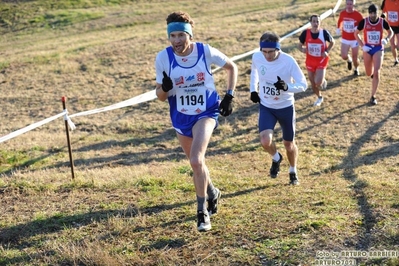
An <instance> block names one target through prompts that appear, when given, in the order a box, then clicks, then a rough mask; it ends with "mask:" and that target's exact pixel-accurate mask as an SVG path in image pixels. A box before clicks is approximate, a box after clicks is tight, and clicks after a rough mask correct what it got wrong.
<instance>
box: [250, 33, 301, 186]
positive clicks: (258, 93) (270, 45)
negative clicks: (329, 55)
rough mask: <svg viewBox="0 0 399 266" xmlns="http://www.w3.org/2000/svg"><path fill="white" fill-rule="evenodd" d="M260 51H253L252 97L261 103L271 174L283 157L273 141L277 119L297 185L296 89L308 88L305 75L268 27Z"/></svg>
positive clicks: (263, 141)
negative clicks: (270, 158) (283, 49)
mask: <svg viewBox="0 0 399 266" xmlns="http://www.w3.org/2000/svg"><path fill="white" fill-rule="evenodd" d="M259 45H260V51H258V52H255V53H254V54H253V55H252V66H251V82H250V91H251V100H252V101H253V102H254V103H260V104H259V120H258V121H259V122H258V123H259V124H258V126H259V135H260V143H261V145H262V147H263V148H264V150H265V151H266V152H267V153H269V154H270V155H271V156H272V166H271V168H270V176H271V177H272V178H276V177H277V176H278V174H279V172H280V163H281V161H282V160H283V156H282V154H281V153H279V152H278V151H277V148H276V144H275V142H274V141H273V132H274V129H275V127H276V124H277V122H278V123H279V124H280V126H281V129H282V134H283V143H284V147H285V150H286V155H287V158H288V162H289V165H290V167H289V171H288V173H289V180H290V182H289V183H290V184H291V185H298V184H299V180H298V174H297V160H298V147H297V145H296V143H295V105H294V102H295V98H294V93H298V92H304V91H305V90H306V89H307V81H306V77H305V75H304V74H303V72H302V70H301V68H300V67H299V65H298V63H297V62H296V60H295V59H294V58H293V57H292V56H291V55H288V54H286V53H285V52H283V51H281V48H280V37H279V36H278V35H277V34H276V33H274V32H270V31H267V32H265V33H264V34H263V35H262V36H261V38H260V43H259Z"/></svg>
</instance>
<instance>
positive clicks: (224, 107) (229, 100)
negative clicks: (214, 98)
mask: <svg viewBox="0 0 399 266" xmlns="http://www.w3.org/2000/svg"><path fill="white" fill-rule="evenodd" d="M233 98H234V97H233V95H231V94H228V93H226V95H225V96H224V98H223V100H222V102H221V103H220V105H219V112H220V114H221V115H222V116H229V115H231V113H232V112H233Z"/></svg>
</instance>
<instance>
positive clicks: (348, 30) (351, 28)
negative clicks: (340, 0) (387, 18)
mask: <svg viewBox="0 0 399 266" xmlns="http://www.w3.org/2000/svg"><path fill="white" fill-rule="evenodd" d="M398 1H399V0H398ZM355 3H356V0H346V8H345V9H344V10H342V11H341V12H340V13H339V18H338V22H337V32H336V33H337V35H339V34H340V33H341V32H342V36H341V57H342V59H344V60H345V61H346V62H347V66H348V70H352V63H353V65H354V71H353V74H354V75H355V76H358V75H359V69H358V66H359V59H358V52H359V44H358V43H357V41H356V38H355V35H354V34H353V33H354V32H355V29H356V27H357V25H358V24H359V22H360V21H361V20H362V19H363V16H362V14H361V13H360V12H359V11H357V10H355V8H354V5H355ZM349 49H351V50H352V52H351V54H352V56H350V55H349Z"/></svg>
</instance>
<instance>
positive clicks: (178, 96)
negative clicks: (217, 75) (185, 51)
mask: <svg viewBox="0 0 399 266" xmlns="http://www.w3.org/2000/svg"><path fill="white" fill-rule="evenodd" d="M196 48H197V51H198V56H196V59H195V60H194V62H192V63H193V64H192V65H191V66H189V67H184V66H182V65H179V64H178V63H177V60H176V57H175V56H174V54H173V50H172V48H171V47H168V48H167V52H168V56H169V63H170V69H171V70H170V77H171V79H172V80H173V83H174V86H173V89H172V91H171V93H170V94H169V102H170V105H171V110H175V111H177V112H179V113H181V114H185V115H198V114H201V113H202V112H204V111H206V110H207V106H208V105H209V104H213V102H214V101H215V99H216V97H217V93H216V92H215V91H212V92H210V86H209V84H208V83H211V84H212V82H213V78H212V76H211V75H210V74H209V73H208V71H207V68H206V64H204V63H205V54H204V47H203V45H202V44H201V43H196ZM192 59H193V57H192V58H191V59H190V60H192ZM182 60H184V58H183V59H182ZM211 95H212V96H211ZM210 96H211V97H212V99H210V98H209V97H210ZM208 101H211V102H208ZM208 107H209V106H208ZM172 112H173V111H172Z"/></svg>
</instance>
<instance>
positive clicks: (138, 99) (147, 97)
mask: <svg viewBox="0 0 399 266" xmlns="http://www.w3.org/2000/svg"><path fill="white" fill-rule="evenodd" d="M156 97H157V95H156V93H155V90H152V91H149V92H146V93H143V94H140V95H138V96H135V97H133V98H130V99H129V100H126V101H123V102H119V103H116V104H112V105H109V106H106V107H102V108H98V109H93V110H89V111H85V112H80V113H76V114H73V115H70V116H69V117H70V118H72V117H78V116H84V115H92V114H97V113H101V112H105V111H110V110H114V109H118V108H122V107H126V106H130V105H135V104H139V103H142V102H147V101H150V100H153V99H155V98H156Z"/></svg>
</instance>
